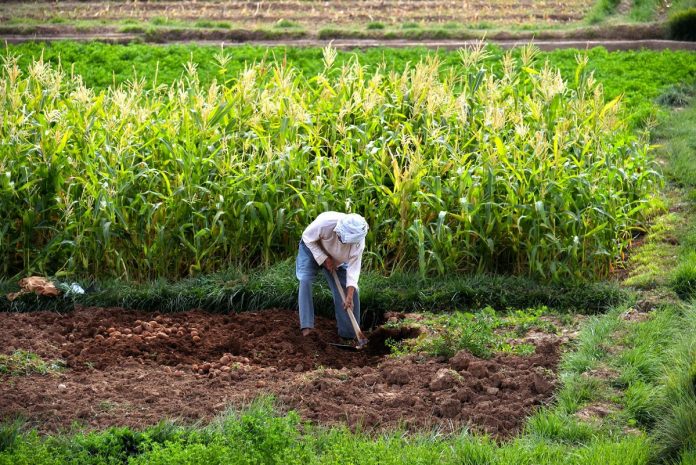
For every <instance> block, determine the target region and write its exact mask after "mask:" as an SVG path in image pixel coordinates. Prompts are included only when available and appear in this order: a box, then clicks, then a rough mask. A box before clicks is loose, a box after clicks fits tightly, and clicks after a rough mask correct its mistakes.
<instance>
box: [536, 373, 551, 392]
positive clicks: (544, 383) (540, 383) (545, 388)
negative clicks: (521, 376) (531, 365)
mask: <svg viewBox="0 0 696 465" xmlns="http://www.w3.org/2000/svg"><path fill="white" fill-rule="evenodd" d="M534 391H535V392H536V393H537V394H548V393H550V392H551V391H553V384H552V383H551V382H549V380H547V379H546V378H544V377H543V376H541V375H540V374H539V373H534Z"/></svg>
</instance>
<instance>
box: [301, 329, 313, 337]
mask: <svg viewBox="0 0 696 465" xmlns="http://www.w3.org/2000/svg"><path fill="white" fill-rule="evenodd" d="M313 331H314V330H313V329H312V328H302V335H303V336H309V335H310V334H312V332H313Z"/></svg>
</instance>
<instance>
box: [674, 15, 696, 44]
mask: <svg viewBox="0 0 696 465" xmlns="http://www.w3.org/2000/svg"><path fill="white" fill-rule="evenodd" d="M667 25H668V28H669V38H670V39H673V40H688V41H692V42H693V41H696V8H689V9H688V10H684V11H680V12H678V13H675V14H674V15H672V16H671V17H670V18H669V20H668V22H667Z"/></svg>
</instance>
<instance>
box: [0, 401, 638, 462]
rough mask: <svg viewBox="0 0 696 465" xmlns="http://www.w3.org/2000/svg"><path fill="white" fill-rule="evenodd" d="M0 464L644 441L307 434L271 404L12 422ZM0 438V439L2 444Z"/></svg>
mask: <svg viewBox="0 0 696 465" xmlns="http://www.w3.org/2000/svg"><path fill="white" fill-rule="evenodd" d="M3 431H6V433H5V434H4V436H5V437H6V440H5V442H4V447H3V448H2V449H0V464H3V465H4V464H10V463H11V464H15V465H21V464H32V465H48V464H62V463H71V464H75V465H82V464H107V463H109V464H111V463H123V464H148V465H153V464H162V465H164V464H167V465H168V464H205V465H216V464H228V463H235V464H252V463H253V464H259V463H263V464H306V463H311V464H355V463H360V464H368V465H369V464H375V465H376V464H380V465H391V464H424V465H425V464H430V463H441V464H471V465H473V464H489V463H495V464H496V465H508V464H509V465H512V464H516V465H517V464H530V465H531V464H535V465H547V464H548V465H551V464H570V465H580V464H583V465H588V464H597V465H599V464H602V465H607V464H609V465H611V464H616V465H646V464H647V463H648V458H649V442H648V440H647V438H646V437H645V436H628V437H623V438H616V439H611V438H599V437H596V436H595V435H594V434H593V433H594V431H592V430H591V429H588V428H587V427H583V426H582V425H572V424H569V423H567V422H566V421H565V419H563V418H555V419H553V420H552V419H549V421H547V422H546V423H544V424H541V423H539V422H537V423H536V424H534V425H532V426H531V427H530V428H529V430H528V433H527V434H525V435H524V436H522V437H520V438H518V439H515V440H513V441H509V442H504V443H502V444H497V443H496V442H495V441H493V440H491V439H489V438H486V437H482V436H475V435H470V434H467V433H462V434H461V435H458V436H457V435H455V436H454V437H442V436H440V435H438V434H437V433H433V434H421V435H415V436H413V435H403V434H400V433H399V432H398V431H397V432H393V433H387V434H383V435H367V434H364V433H360V432H358V433H352V432H350V431H348V430H347V429H341V428H334V429H330V430H327V429H322V428H314V427H312V426H310V425H307V424H304V423H303V422H301V420H300V419H299V417H298V416H297V415H296V414H294V413H290V414H288V415H285V416H281V415H278V414H277V413H276V412H275V411H274V408H273V404H272V403H271V402H270V401H269V400H267V399H266V400H261V401H258V402H256V403H255V404H253V405H252V406H250V408H249V409H248V410H246V411H243V412H241V413H235V412H230V413H227V414H226V415H223V416H221V417H220V418H219V419H218V420H217V421H215V422H213V423H212V424H211V425H210V426H207V427H203V428H190V427H182V426H177V425H172V424H169V423H161V424H160V425H157V426H155V427H151V428H148V429H146V430H144V431H133V430H130V429H128V428H112V429H109V430H106V431H103V432H94V433H73V434H69V435H65V436H50V437H41V436H39V435H37V434H36V433H34V432H31V431H29V432H27V431H22V430H21V429H19V428H18V427H17V426H16V425H13V424H10V425H9V426H6V427H5V429H4V430H0V433H2V432H3ZM2 437H3V434H0V438H2Z"/></svg>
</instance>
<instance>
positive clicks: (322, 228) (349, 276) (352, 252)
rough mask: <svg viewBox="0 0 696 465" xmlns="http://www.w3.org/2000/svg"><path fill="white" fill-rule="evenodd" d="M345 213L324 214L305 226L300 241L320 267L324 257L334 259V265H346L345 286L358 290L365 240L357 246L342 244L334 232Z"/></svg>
mask: <svg viewBox="0 0 696 465" xmlns="http://www.w3.org/2000/svg"><path fill="white" fill-rule="evenodd" d="M344 216H346V214H345V213H340V212H324V213H322V214H320V215H319V216H317V219H315V220H314V221H312V223H311V224H310V225H309V226H307V228H306V229H305V230H304V232H303V233H302V241H303V242H304V243H305V245H306V246H307V247H308V248H309V250H310V251H311V252H312V255H313V256H314V259H315V260H316V261H317V263H318V264H319V265H322V264H323V263H324V261H325V260H326V257H329V256H330V257H331V258H333V259H334V261H335V262H336V264H337V265H338V264H341V263H347V264H348V270H347V273H346V286H348V287H350V286H352V287H354V288H355V289H358V279H359V278H360V267H361V265H362V253H363V251H364V250H365V239H363V240H362V241H360V243H358V244H343V243H342V242H341V241H339V240H338V235H337V234H336V233H335V232H334V229H335V228H336V223H338V220H339V219H341V218H342V217H344Z"/></svg>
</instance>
